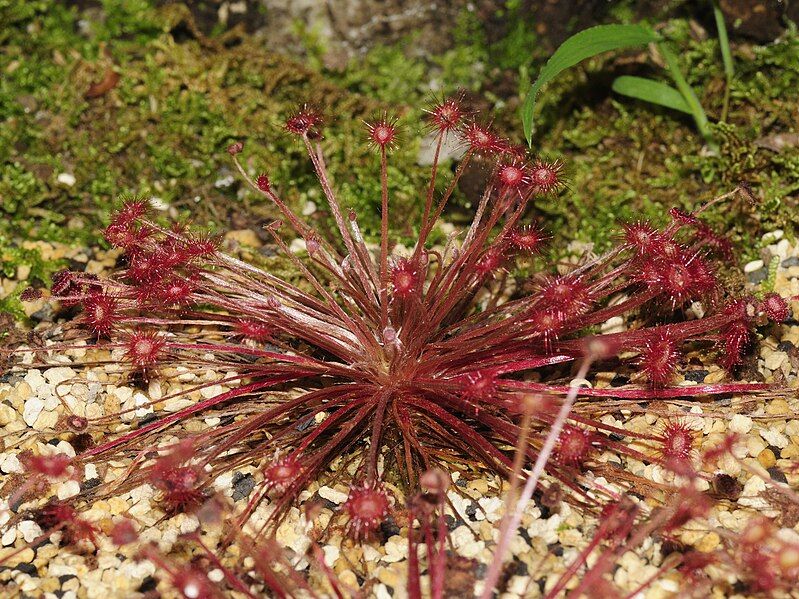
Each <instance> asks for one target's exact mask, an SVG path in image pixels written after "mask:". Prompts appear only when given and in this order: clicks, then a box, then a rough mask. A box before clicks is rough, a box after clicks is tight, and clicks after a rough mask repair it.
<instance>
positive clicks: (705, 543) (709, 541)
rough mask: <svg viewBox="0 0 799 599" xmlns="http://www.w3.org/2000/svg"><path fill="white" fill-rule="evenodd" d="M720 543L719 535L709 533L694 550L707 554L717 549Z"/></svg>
mask: <svg viewBox="0 0 799 599" xmlns="http://www.w3.org/2000/svg"><path fill="white" fill-rule="evenodd" d="M720 541H721V539H720V538H719V535H717V534H716V533H715V532H709V533H707V534H706V535H705V536H704V537H702V540H701V541H699V542H698V543H697V544H696V548H697V550H699V551H702V552H704V553H708V552H710V551H713V550H714V549H715V548H716V547H718V546H719V542H720Z"/></svg>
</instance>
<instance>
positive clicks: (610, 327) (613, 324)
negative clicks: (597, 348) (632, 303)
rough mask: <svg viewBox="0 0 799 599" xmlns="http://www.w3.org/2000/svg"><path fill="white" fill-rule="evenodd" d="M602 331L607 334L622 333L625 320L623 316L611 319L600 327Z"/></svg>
mask: <svg viewBox="0 0 799 599" xmlns="http://www.w3.org/2000/svg"><path fill="white" fill-rule="evenodd" d="M600 330H601V331H602V332H603V333H605V334H610V333H621V332H623V331H624V319H623V318H622V317H621V316H614V317H613V318H609V319H608V320H606V321H605V322H603V323H602V324H601V325H600Z"/></svg>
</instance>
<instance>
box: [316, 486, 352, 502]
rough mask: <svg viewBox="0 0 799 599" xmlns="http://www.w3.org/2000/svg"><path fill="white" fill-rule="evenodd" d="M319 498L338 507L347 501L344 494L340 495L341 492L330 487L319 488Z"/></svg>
mask: <svg viewBox="0 0 799 599" xmlns="http://www.w3.org/2000/svg"><path fill="white" fill-rule="evenodd" d="M319 496H320V497H321V498H322V499H327V500H328V501H330V502H331V503H335V504H336V505H339V504H341V503H344V502H345V501H347V494H346V493H342V492H341V491H336V490H335V489H333V488H331V487H321V488H320V489H319Z"/></svg>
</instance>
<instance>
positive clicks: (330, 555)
mask: <svg viewBox="0 0 799 599" xmlns="http://www.w3.org/2000/svg"><path fill="white" fill-rule="evenodd" d="M322 551H324V553H325V564H327V565H328V566H332V565H333V564H335V563H336V561H337V560H338V556H339V555H341V550H340V549H339V548H338V547H336V546H335V545H325V546H324V547H323V548H322Z"/></svg>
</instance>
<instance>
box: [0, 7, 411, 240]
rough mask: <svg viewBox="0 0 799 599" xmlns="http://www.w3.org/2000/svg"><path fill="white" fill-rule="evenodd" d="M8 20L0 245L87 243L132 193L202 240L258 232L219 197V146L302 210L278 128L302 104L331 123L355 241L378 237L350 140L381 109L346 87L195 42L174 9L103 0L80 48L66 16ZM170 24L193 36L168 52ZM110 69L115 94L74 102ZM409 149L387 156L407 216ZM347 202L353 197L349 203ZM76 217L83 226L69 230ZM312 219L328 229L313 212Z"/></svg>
mask: <svg viewBox="0 0 799 599" xmlns="http://www.w3.org/2000/svg"><path fill="white" fill-rule="evenodd" d="M23 5H26V6H23ZM10 6H11V10H12V11H13V12H14V15H15V21H14V22H15V23H16V25H17V28H16V30H15V31H14V32H7V33H6V34H5V35H7V39H6V40H5V42H6V52H4V53H3V54H2V55H0V61H2V62H0V69H2V70H3V71H4V72H5V73H9V72H10V73H11V76H10V77H7V78H3V79H2V84H0V85H2V87H0V106H2V107H3V108H4V109H6V113H7V114H9V115H10V117H11V118H9V119H8V121H7V123H6V125H7V126H6V127H4V128H3V130H2V133H0V136H1V137H0V142H2V144H0V145H2V147H0V158H2V163H3V164H4V165H5V166H3V167H2V171H0V193H2V194H3V197H4V202H3V211H5V212H6V215H7V216H10V220H5V221H4V223H3V224H0V232H3V231H6V232H11V231H17V232H20V231H21V232H24V234H25V235H26V236H28V237H33V238H41V237H44V238H47V239H53V238H55V239H58V240H68V241H75V242H77V243H90V242H92V241H95V240H96V233H95V232H96V231H97V228H98V225H101V224H102V223H103V222H104V219H105V214H107V212H108V209H109V207H110V206H111V205H112V204H113V203H114V198H116V197H117V196H119V195H120V194H131V193H141V194H143V195H145V196H151V195H152V196H157V197H158V198H160V200H161V201H162V203H164V204H166V205H169V206H171V207H172V208H173V209H174V211H176V212H177V213H178V214H179V215H181V216H184V217H189V218H191V219H193V220H195V221H199V222H204V223H209V224H210V225H211V226H212V227H214V228H219V229H226V228H229V227H230V221H231V220H233V221H235V222H241V218H242V217H243V218H244V219H245V220H250V221H254V222H253V223H252V226H257V225H256V223H257V222H258V221H266V220H271V219H273V218H275V217H277V216H278V215H277V212H276V211H275V210H274V209H273V208H272V207H271V206H270V205H267V204H266V202H265V201H264V200H263V198H261V196H260V195H256V194H253V193H252V192H250V191H249V190H247V189H245V188H244V186H243V185H242V183H241V181H239V180H237V178H236V179H234V181H233V183H232V184H226V179H227V178H228V176H229V175H230V172H231V164H230V162H229V157H228V156H227V154H226V152H225V147H226V146H227V145H228V144H229V143H230V142H231V141H232V140H234V139H242V140H244V141H245V143H246V145H247V153H246V160H247V164H248V167H249V168H251V169H252V172H253V174H256V173H258V172H267V173H269V175H270V177H271V178H272V179H273V180H274V181H275V185H276V186H277V188H278V190H279V192H280V193H281V194H283V195H284V196H285V199H286V200H287V201H289V202H290V203H293V204H294V205H295V206H297V207H302V206H303V205H304V203H305V201H307V200H308V199H315V200H320V199H321V198H320V196H319V192H318V183H317V181H316V178H315V176H314V175H313V172H312V170H311V168H310V165H309V164H308V160H307V157H305V156H304V150H303V149H302V148H301V146H300V144H298V142H297V141H296V140H295V139H293V138H291V137H290V136H289V135H288V134H286V133H285V132H284V131H283V130H282V120H283V119H284V118H285V117H286V116H287V115H288V114H289V113H290V112H292V111H293V110H295V109H296V108H297V106H299V105H301V104H302V103H303V102H306V101H307V102H310V103H311V104H313V105H315V106H318V107H319V108H320V109H321V110H322V112H323V113H324V114H326V115H328V116H329V117H331V118H330V122H329V125H328V126H327V128H326V131H325V133H326V136H327V137H326V139H325V140H324V142H323V145H324V146H325V150H326V151H327V155H328V167H329V170H330V172H331V176H332V177H333V179H334V180H335V181H336V182H337V183H340V184H341V185H343V186H344V187H345V189H347V190H349V191H347V192H345V195H347V200H346V201H345V203H346V204H348V205H352V206H353V207H355V208H356V209H357V210H358V212H359V219H360V221H361V226H362V227H363V229H364V230H365V231H366V232H367V233H373V232H374V231H376V230H377V229H378V227H379V210H377V209H376V204H375V195H374V193H373V191H374V190H375V189H377V188H378V187H377V186H378V185H379V179H378V175H377V172H378V171H377V168H376V164H375V161H374V152H373V151H371V150H369V148H368V147H367V145H366V143H365V140H364V134H363V119H365V118H370V117H373V116H375V115H378V114H381V113H382V112H383V111H384V110H385V109H387V106H385V105H383V104H381V103H380V102H379V101H378V99H371V98H366V97H363V96H362V95H360V94H358V93H355V92H353V91H350V90H347V89H344V88H343V87H342V86H341V85H339V84H336V83H333V82H330V81H329V80H328V79H326V78H324V77H323V76H322V75H320V74H319V73H317V72H315V71H313V70H310V69H307V68H305V67H303V66H301V65H299V64H297V63H295V62H293V61H291V60H289V59H287V58H284V57H281V56H278V55H276V54H273V53H270V52H267V51H265V50H263V48H261V47H260V45H259V43H258V42H257V41H252V40H250V39H247V38H243V39H240V40H232V42H231V40H228V42H227V43H226V44H222V43H220V42H219V41H218V40H214V39H208V38H205V37H203V36H202V35H201V34H200V33H199V32H198V31H197V29H196V27H195V26H194V24H193V22H192V21H191V20H190V18H189V15H188V11H187V10H186V9H185V7H183V6H182V5H170V6H167V7H165V8H164V9H163V10H161V11H156V10H154V9H153V8H151V7H150V6H149V5H148V3H147V2H139V1H132V2H106V3H105V4H104V15H105V18H104V19H103V20H102V21H92V22H91V24H90V27H89V28H88V32H87V33H85V34H79V33H77V31H78V27H77V25H76V19H77V15H76V13H75V12H74V11H73V10H70V9H67V8H65V7H63V6H61V5H60V4H57V3H54V2H53V3H50V2H40V3H37V4H35V5H32V6H27V3H25V2H22V0H17V1H16V2H13V3H10ZM156 24H157V25H156ZM178 25H182V26H183V30H186V29H187V30H188V31H189V32H192V33H193V35H194V37H193V38H189V39H185V40H183V39H182V38H181V41H178V40H177V39H176V38H175V37H174V36H173V35H172V34H171V31H173V30H175V27H177V26H178ZM26 30H30V31H36V32H37V33H36V35H34V36H29V35H26V34H25V33H24V32H25V31H26ZM112 40H113V44H108V45H105V42H106V41H112ZM104 48H106V49H110V51H111V57H110V58H109V57H108V56H106V50H104ZM108 68H113V69H114V70H115V71H117V72H118V73H119V74H120V80H119V83H118V85H117V86H116V87H114V88H113V89H111V90H110V91H108V92H107V93H106V94H104V95H102V96H100V97H97V98H93V99H86V98H85V96H84V94H85V92H86V91H87V90H88V89H89V87H90V85H91V84H92V83H93V82H97V81H100V80H102V79H103V77H104V75H105V73H106V71H107V69H108ZM389 96H390V94H387V95H386V97H389ZM353 139H356V140H358V139H360V140H364V142H363V143H361V144H358V143H355V144H353V143H352V140H353ZM416 147H417V146H415V145H414V144H407V147H404V148H403V150H402V151H399V152H396V153H395V154H394V155H393V156H392V164H393V165H395V167H396V168H397V169H398V170H400V171H402V173H403V174H404V176H398V177H394V179H393V180H392V195H393V196H394V198H395V200H396V207H397V209H398V210H400V211H402V212H403V213H407V214H414V213H415V212H417V211H418V209H419V208H418V206H417V205H416V204H418V197H417V194H416V193H415V190H416V189H418V188H419V187H418V185H419V183H420V182H421V181H422V180H423V178H424V175H423V170H424V171H425V172H426V169H422V168H421V167H418V166H416V165H415V150H416ZM59 173H70V174H72V175H74V177H75V179H76V183H75V185H74V186H72V187H67V186H65V185H63V184H60V183H58V174H59ZM359 188H363V189H365V190H366V192H365V193H363V194H358V193H356V191H355V190H357V189H359ZM377 197H378V198H379V193H378V194H377ZM5 198H8V200H5ZM317 203H318V204H319V206H320V207H321V206H322V205H323V202H321V201H319V202H317ZM37 205H38V206H41V208H38V209H34V208H35V207H36V206H37ZM58 215H67V216H61V222H60V223H59V224H66V225H69V224H70V223H71V222H72V225H73V226H66V227H63V226H62V227H61V228H60V230H56V229H55V228H54V227H51V226H50V224H51V223H58V222H59V220H58ZM74 215H81V218H82V224H83V226H82V227H80V226H77V223H76V222H73V221H75V216H74ZM313 219H315V220H316V221H317V224H318V226H320V227H327V226H329V225H330V221H329V216H328V215H327V212H326V211H325V210H319V211H317V213H316V214H315V215H314V217H313ZM239 226H241V225H239Z"/></svg>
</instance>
